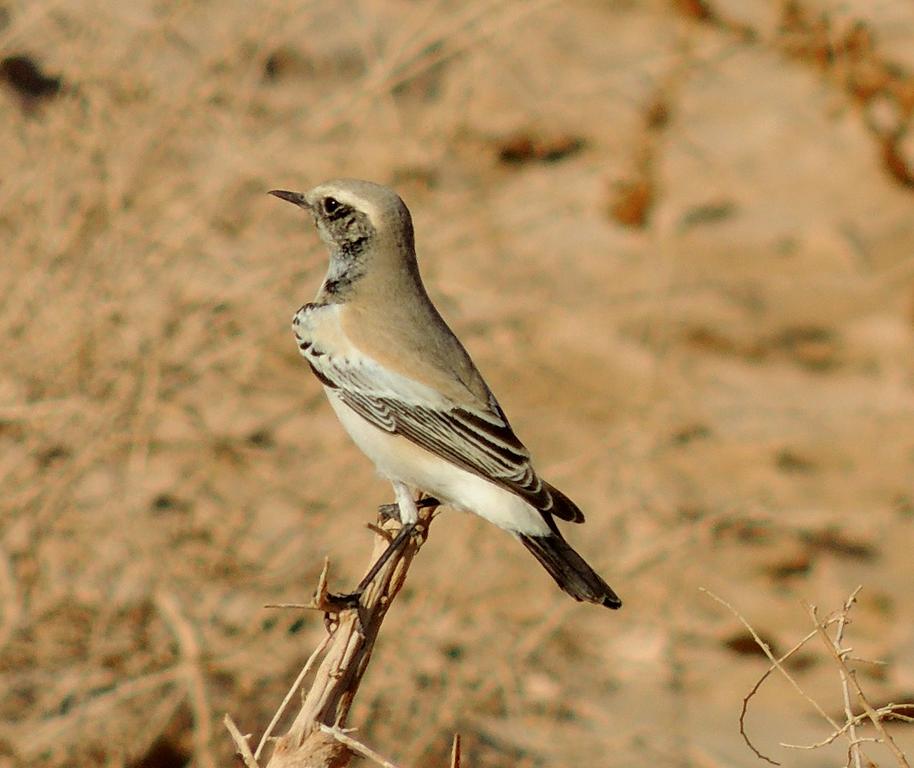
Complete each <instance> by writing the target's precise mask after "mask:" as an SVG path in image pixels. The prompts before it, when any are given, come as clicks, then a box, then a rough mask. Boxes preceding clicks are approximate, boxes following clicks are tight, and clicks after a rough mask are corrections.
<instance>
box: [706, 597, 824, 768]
mask: <svg viewBox="0 0 914 768" xmlns="http://www.w3.org/2000/svg"><path fill="white" fill-rule="evenodd" d="M699 589H700V590H701V591H702V592H704V593H705V594H706V595H708V596H709V597H711V598H712V599H713V600H716V601H717V602H718V603H720V604H721V605H722V606H724V607H725V608H726V609H727V610H728V611H730V613H732V614H733V615H734V616H735V617H736V618H737V619H739V621H740V623H741V624H742V625H743V626H744V627H745V628H746V630H747V631H748V632H749V634H751V635H752V639H753V640H755V643H756V645H758V647H759V648H761V649H762V651H764V653H765V655H766V656H767V657H768V660H769V661H770V662H771V664H772V668H773V669H777V670H778V672H780V673H781V675H783V677H784V678H785V679H786V680H787V681H788V682H789V683H790V684H791V685H792V686H793V688H794V690H795V691H796V692H797V693H799V694H800V696H802V697H803V698H804V699H806V701H808V702H809V703H810V704H811V705H812V706H813V708H814V709H815V710H816V712H818V713H819V714H820V715H821V716H822V717H823V718H825V719H826V720H827V721H828V722H829V724H830V725H831V726H832V728H833V729H834V730H840V728H841V726H840V725H838V723H837V722H835V720H834V719H833V718H832V717H830V716H829V714H828V713H827V712H826V711H825V710H824V709H822V707H821V706H820V705H819V703H818V702H817V701H816V700H815V699H813V698H812V697H811V696H810V695H809V694H808V693H806V691H804V690H803V689H802V688H801V687H800V684H799V683H798V682H797V681H796V680H794V678H793V676H792V675H791V674H790V673H789V672H788V671H787V670H786V669H785V668H784V666H783V663H782V661H783V660H782V659H776V658H775V657H774V654H773V653H772V652H771V648H770V646H769V645H768V643H766V642H765V641H764V640H762V638H761V637H759V635H758V633H757V632H756V631H755V629H754V628H753V626H752V625H751V624H750V623H749V622H748V621H747V620H746V618H745V617H744V616H743V615H742V614H741V613H740V612H739V611H737V610H736V608H734V607H733V606H732V605H730V603H728V602H727V601H726V600H724V599H723V598H722V597H719V596H717V595H715V594H714V593H713V592H711V590H709V589H705V588H704V587H699ZM812 637H815V633H810V634H809V635H808V636H807V637H806V638H804V639H803V640H802V641H801V642H800V643H799V644H798V645H796V646H795V647H794V648H792V649H791V650H790V651H789V652H788V654H787V655H785V656H784V659H786V658H787V656H789V655H790V654H791V653H794V652H795V651H796V650H798V649H799V648H800V647H801V646H802V645H803V644H804V643H805V642H807V641H808V640H810V639H811V638H812ZM770 672H771V670H769V671H768V672H766V673H765V675H764V676H763V677H762V679H761V680H759V682H758V683H757V684H756V686H755V687H754V688H753V690H752V692H751V693H750V694H749V696H747V697H746V698H745V699H743V714H742V715H741V716H740V733H741V734H742V736H743V739H744V740H745V742H746V744H747V745H748V746H749V748H750V749H751V750H752V751H753V752H754V753H755V754H756V755H757V756H758V757H759V758H761V759H762V760H765V761H766V762H768V763H771V764H772V765H780V763H779V762H777V761H776V760H772V759H771V758H770V757H766V756H765V755H763V754H762V753H761V752H759V751H758V750H757V749H756V748H755V746H754V745H753V744H752V742H751V741H750V740H749V737H748V736H747V735H746V732H745V729H744V728H743V724H744V720H745V715H746V707H747V706H748V701H749V699H750V698H752V696H753V695H754V694H755V692H756V691H757V690H758V688H759V686H760V685H761V684H762V682H763V681H764V680H765V678H766V677H767V676H768V674H769V673H770Z"/></svg>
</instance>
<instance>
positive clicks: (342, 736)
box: [321, 724, 398, 768]
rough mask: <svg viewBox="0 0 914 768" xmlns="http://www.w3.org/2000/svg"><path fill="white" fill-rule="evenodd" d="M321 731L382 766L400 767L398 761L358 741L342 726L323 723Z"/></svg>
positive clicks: (385, 767)
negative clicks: (333, 726)
mask: <svg viewBox="0 0 914 768" xmlns="http://www.w3.org/2000/svg"><path fill="white" fill-rule="evenodd" d="M321 731H323V732H324V733H326V734H328V735H330V736H333V738H334V739H336V740H337V741H338V742H339V743H340V744H345V745H346V746H347V747H348V748H349V749H350V750H352V751H353V752H355V753H356V754H357V755H361V756H362V757H367V758H368V759H369V760H371V761H372V762H373V763H377V764H378V765H380V766H381V768H398V766H397V765H396V763H392V762H390V760H388V759H387V758H385V757H382V756H381V755H379V754H378V753H377V752H375V751H374V750H373V749H372V748H371V747H366V746H365V745H364V744H363V743H362V742H361V741H356V740H355V739H353V738H352V736H350V735H349V734H347V733H346V732H345V731H344V730H343V729H342V728H331V727H330V726H329V725H323V724H322V725H321Z"/></svg>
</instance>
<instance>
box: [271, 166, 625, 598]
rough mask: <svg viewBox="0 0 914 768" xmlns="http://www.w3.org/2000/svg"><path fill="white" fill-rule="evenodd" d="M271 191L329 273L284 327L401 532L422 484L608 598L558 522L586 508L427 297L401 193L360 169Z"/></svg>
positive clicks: (553, 570) (573, 591)
mask: <svg viewBox="0 0 914 768" xmlns="http://www.w3.org/2000/svg"><path fill="white" fill-rule="evenodd" d="M270 194H271V195H274V196H276V197H278V198H280V199H282V200H285V201H288V202H290V203H293V204H294V205H296V206H298V207H300V208H303V209H304V210H305V211H307V212H308V213H309V214H310V215H311V217H312V219H313V221H314V224H315V226H316V228H317V232H318V235H319V237H320V239H321V240H322V241H323V242H324V244H325V245H326V246H327V250H328V251H329V266H328V269H327V273H326V276H325V277H324V279H323V281H322V283H321V285H320V288H319V289H318V291H317V295H316V297H315V299H314V301H312V302H309V303H307V304H305V305H304V306H302V307H301V308H300V309H298V311H296V312H295V314H294V316H293V320H292V330H293V332H294V334H295V340H296V342H297V344H298V349H299V352H300V353H301V354H302V356H303V357H304V358H305V360H306V361H307V362H308V364H309V365H310V366H311V370H312V371H313V373H314V375H315V376H316V377H317V379H318V380H319V381H320V383H321V384H322V385H323V387H324V390H325V392H326V395H327V398H328V400H329V402H330V405H331V407H332V408H333V410H334V411H335V413H336V416H337V417H338V419H339V421H340V422H341V423H342V425H343V427H344V428H345V430H346V431H347V432H348V433H349V436H350V437H351V438H352V440H353V441H354V442H355V444H356V445H357V446H358V447H359V448H360V449H361V450H362V451H363V452H364V453H365V454H366V455H367V456H368V458H369V459H371V460H372V462H373V463H374V465H375V467H376V469H377V471H378V472H379V474H380V475H381V476H382V477H384V478H386V479H387V480H389V481H390V483H391V485H392V486H393V490H394V494H395V498H396V509H397V511H398V512H399V517H400V521H401V523H402V524H403V528H402V529H401V531H400V534H399V535H398V537H397V538H398V540H402V536H403V535H404V534H405V533H406V532H407V531H409V530H411V529H412V527H413V526H415V524H416V522H417V520H418V507H417V501H416V494H417V493H426V494H429V495H430V496H432V497H434V498H435V499H436V500H438V501H440V502H442V503H445V504H447V505H449V506H451V507H454V508H457V509H461V510H465V511H470V512H474V513H476V514H477V515H479V516H480V517H482V518H484V519H486V520H488V521H489V522H491V523H494V524H495V525H496V526H498V527H499V528H502V529H504V530H506V531H508V532H509V533H511V534H513V535H514V536H515V537H516V538H518V539H519V540H520V541H521V542H522V543H523V544H524V545H525V546H526V548H527V549H528V550H529V551H530V552H531V553H532V554H533V556H534V557H535V558H536V559H537V560H538V561H539V562H540V563H541V564H542V566H543V567H544V568H545V569H546V571H547V572H548V573H549V575H550V576H551V577H552V578H553V579H554V580H555V582H556V583H557V584H558V586H559V587H560V588H561V589H562V590H563V591H564V592H566V593H567V594H569V595H570V596H571V597H573V598H574V599H575V600H578V601H584V602H589V603H595V604H598V605H603V606H605V607H607V608H619V607H620V606H621V605H622V601H621V600H620V599H619V597H618V596H617V595H616V593H615V592H614V591H613V590H612V588H610V586H609V585H608V584H607V583H606V582H605V581H604V580H603V579H602V578H601V577H600V576H599V575H598V574H597V573H596V571H594V569H593V568H591V566H590V565H588V564H587V562H586V561H585V560H584V558H582V557H581V556H580V555H579V554H578V553H577V552H576V551H575V550H574V549H573V548H572V547H571V545H570V544H569V543H568V542H567V541H566V540H565V538H564V536H563V535H562V533H561V531H560V530H559V528H558V525H557V524H556V519H559V520H563V521H567V522H571V523H583V522H584V515H583V513H582V512H581V510H580V509H579V508H578V507H577V505H575V503H574V502H573V501H571V499H569V498H568V497H567V496H566V495H565V494H563V493H562V492H561V491H559V490H558V489H557V488H555V487H554V486H552V485H550V484H549V483H547V482H546V481H545V480H542V479H541V478H540V477H539V475H538V474H537V472H536V470H535V469H534V467H533V463H532V461H531V458H530V452H529V451H528V450H527V448H526V447H525V445H524V444H523V443H522V442H521V440H520V439H519V438H518V437H517V435H516V434H515V433H514V430H513V429H512V428H511V425H510V423H509V422H508V418H507V417H506V416H505V413H504V411H503V410H502V408H501V406H500V405H499V404H498V401H497V400H496V399H495V396H494V395H493V394H492V391H491V390H490V389H489V387H488V385H487V384H486V382H485V381H484V379H483V377H482V375H481V374H480V373H479V371H478V369H477V368H476V366H475V365H474V364H473V361H472V360H471V359H470V356H469V354H468V353H467V351H466V349H465V348H464V346H463V344H461V342H460V341H459V340H458V338H457V336H456V335H455V334H454V333H453V331H451V329H450V328H449V327H448V325H447V323H446V322H445V321H444V319H443V318H442V316H441V314H440V313H439V312H438V310H437V309H436V308H435V306H434V304H433V303H432V301H431V299H430V298H429V296H428V293H427V292H426V289H425V286H424V284H423V282H422V278H421V277H420V274H419V266H418V262H417V259H416V249H415V237H414V232H413V223H412V217H411V215H410V212H409V209H408V208H407V207H406V205H405V204H404V202H403V200H402V199H401V198H400V197H399V195H397V193H396V192H394V191H393V190H392V189H390V188H388V187H385V186H382V185H380V184H375V183H373V182H369V181H362V180H357V179H335V180H332V181H326V182H324V183H322V184H319V185H318V186H316V187H314V188H313V189H312V190H311V191H309V192H306V193H301V192H290V191H287V190H279V189H275V190H271V191H270ZM420 503H421V502H420ZM391 547H393V545H391ZM391 551H392V550H391V548H389V549H388V552H387V553H386V554H388V555H389V554H390V553H391ZM376 565H377V564H376ZM376 570H377V569H373V570H372V571H371V572H370V573H369V576H368V577H367V579H363V582H362V584H360V587H359V590H357V593H358V592H359V591H360V590H361V589H362V588H364V586H365V584H366V581H370V578H371V577H372V576H373V575H374V573H376Z"/></svg>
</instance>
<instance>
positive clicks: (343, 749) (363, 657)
mask: <svg viewBox="0 0 914 768" xmlns="http://www.w3.org/2000/svg"><path fill="white" fill-rule="evenodd" d="M436 509H437V508H436V507H425V508H422V509H420V510H419V522H418V524H417V525H416V527H415V529H414V532H413V535H412V536H410V537H409V539H408V540H407V541H406V543H405V544H404V546H403V547H401V548H400V549H399V550H398V551H397V552H396V553H394V555H393V556H392V557H391V558H390V560H389V561H388V562H387V563H386V564H385V565H384V567H383V568H381V570H380V571H379V573H378V574H377V576H376V577H375V579H374V580H373V581H372V582H371V584H369V585H368V587H367V588H366V589H365V592H364V593H363V594H362V596H361V598H360V599H359V604H358V607H357V608H349V607H346V606H345V605H342V604H341V603H340V601H338V600H337V601H334V597H333V595H331V594H330V593H328V591H327V583H326V569H325V570H324V572H323V573H322V574H321V579H320V583H319V585H318V591H317V594H316V595H315V596H314V599H313V600H312V602H311V603H310V604H309V606H308V607H309V608H313V609H316V610H320V611H323V612H324V614H325V623H326V626H327V629H328V632H329V637H328V638H327V639H326V640H325V641H324V644H325V645H326V651H325V654H324V657H323V659H322V661H321V663H320V666H319V667H318V669H317V671H316V672H315V674H314V680H313V681H312V683H311V687H310V689H309V690H308V692H307V694H306V695H305V696H304V700H303V701H302V704H301V707H300V709H299V712H298V714H297V715H296V717H295V719H294V721H293V723H292V725H291V726H290V728H289V730H288V732H287V733H286V734H285V735H284V736H281V737H279V738H278V739H276V740H275V748H274V750H273V754H272V755H271V757H270V760H269V762H268V763H267V768H304V766H308V767H309V768H342V767H343V766H345V765H347V764H348V763H349V760H350V757H351V755H352V753H353V752H359V753H360V754H362V755H366V756H370V757H371V759H373V760H376V761H378V760H383V758H379V757H378V756H377V755H376V753H373V752H371V751H370V750H368V752H365V751H364V750H361V749H360V747H362V746H364V745H359V748H357V747H356V746H354V745H355V744H356V743H357V742H355V740H354V739H351V737H349V736H346V734H345V732H344V731H343V727H344V726H345V724H346V718H347V717H348V715H349V709H350V706H351V705H352V700H353V698H354V697H355V694H356V691H357V690H358V688H359V684H360V683H361V681H362V675H364V673H365V670H366V668H367V666H368V662H369V660H370V658H371V653H372V650H373V649H374V643H375V640H376V639H377V635H378V632H379V630H380V628H381V624H382V622H383V621H384V617H385V615H386V614H387V610H388V608H389V607H390V605H391V603H392V602H393V600H394V598H396V596H397V594H398V593H399V592H400V589H401V588H402V587H403V584H404V582H405V580H406V574H407V571H408V570H409V567H410V565H411V563H412V560H413V558H414V557H415V555H416V553H417V552H418V551H419V549H420V548H421V547H422V545H423V544H424V543H425V540H426V538H427V536H428V527H429V525H430V523H431V521H432V519H433V517H434V515H435V511H436ZM400 527H401V526H400V523H399V522H398V521H396V520H393V519H389V518H385V517H383V516H379V519H378V525H377V527H376V528H375V532H376V536H375V542H374V552H373V554H372V559H371V560H372V563H374V562H375V561H376V560H377V558H378V557H379V556H380V555H381V553H382V552H383V551H384V550H385V549H386V548H387V545H388V543H389V542H390V541H391V540H392V538H393V536H394V535H396V533H397V531H398V530H399V529H400ZM311 663H312V662H311V661H310V660H309V665H310V664H311ZM304 674H305V673H304V672H303V673H302V674H301V675H299V677H300V678H302V677H304ZM298 683H299V681H298V680H297V681H296V684H295V686H293V691H294V690H295V689H296V688H297V687H298ZM290 695H291V692H290V694H289V695H287V696H286V700H285V701H284V702H283V704H282V705H281V707H280V711H279V712H278V713H277V715H276V716H275V717H274V720H277V719H278V718H279V717H280V716H281V714H282V711H283V710H284V708H285V706H286V703H287V702H288V699H289V698H290ZM271 727H272V725H271ZM341 737H342V738H341ZM237 743H238V742H237V739H236V744H237ZM239 748H240V745H239ZM367 749H368V748H367V747H365V750H367ZM259 750H260V747H259V748H258V754H259ZM369 753H370V755H369ZM251 759H253V755H252V756H251ZM380 764H381V765H391V763H389V762H381V763H380ZM254 765H256V761H255V763H254ZM249 768H253V766H249Z"/></svg>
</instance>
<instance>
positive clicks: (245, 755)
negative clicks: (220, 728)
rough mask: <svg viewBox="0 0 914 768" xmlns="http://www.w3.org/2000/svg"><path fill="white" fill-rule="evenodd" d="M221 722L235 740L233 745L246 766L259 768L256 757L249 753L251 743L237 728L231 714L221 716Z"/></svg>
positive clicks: (247, 767)
mask: <svg viewBox="0 0 914 768" xmlns="http://www.w3.org/2000/svg"><path fill="white" fill-rule="evenodd" d="M222 722H223V723H224V724H225V727H226V728H227V729H228V732H229V733H230V734H231V735H232V741H234V742H235V747H236V748H237V750H238V754H239V755H241V759H242V760H243V761H244V764H245V766H246V768H260V766H259V765H257V758H256V757H254V755H252V754H251V745H250V744H248V740H247V737H246V736H244V735H243V734H242V733H241V731H239V730H238V726H237V725H235V721H234V720H232V716H231V715H226V716H225V717H223V718H222Z"/></svg>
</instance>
